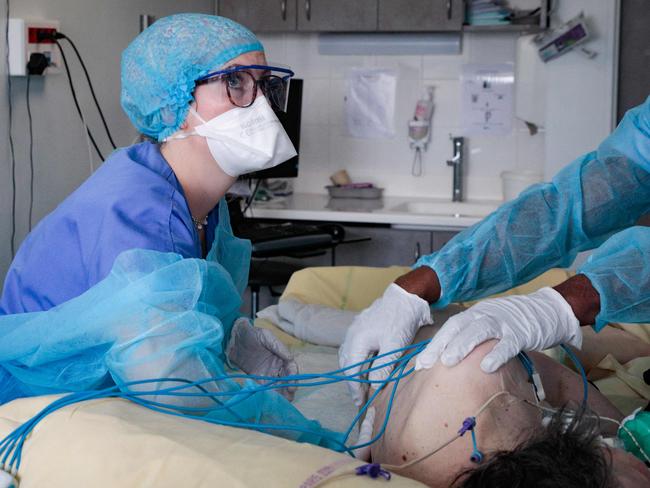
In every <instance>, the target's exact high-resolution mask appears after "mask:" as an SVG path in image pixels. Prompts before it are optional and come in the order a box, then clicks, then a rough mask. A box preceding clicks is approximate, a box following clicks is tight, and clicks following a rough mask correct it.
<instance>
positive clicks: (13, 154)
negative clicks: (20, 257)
mask: <svg viewBox="0 0 650 488" xmlns="http://www.w3.org/2000/svg"><path fill="white" fill-rule="evenodd" d="M6 5H7V22H6V24H5V54H6V65H7V99H8V105H9V110H8V115H9V124H8V125H9V148H10V151H11V257H12V258H13V257H14V256H15V254H16V248H15V240H16V152H15V149H14V136H13V123H12V121H13V106H12V103H11V102H12V100H11V76H10V75H9V12H10V10H9V0H7V1H6Z"/></svg>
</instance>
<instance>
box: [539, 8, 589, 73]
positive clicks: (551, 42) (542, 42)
mask: <svg viewBox="0 0 650 488" xmlns="http://www.w3.org/2000/svg"><path fill="white" fill-rule="evenodd" d="M589 38H590V33H589V29H588V27H587V22H586V19H585V16H584V13H582V12H581V13H580V14H579V15H577V16H576V17H574V18H572V19H571V20H569V21H568V22H566V23H565V24H563V25H561V26H559V27H557V28H555V29H553V30H552V31H550V32H545V33H542V34H539V35H538V36H536V37H535V38H534V39H533V41H534V42H535V44H537V46H538V53H539V57H540V58H541V59H542V61H544V62H545V63H546V62H548V61H550V60H551V59H555V58H557V57H558V56H561V55H563V54H565V53H567V52H569V51H571V50H572V49H573V48H575V47H576V46H579V45H581V44H583V43H585V42H586V41H588V40H589ZM579 52H581V53H582V54H584V55H586V56H587V57H588V58H589V59H591V58H593V57H595V56H596V54H597V53H595V52H594V51H590V50H588V49H584V48H581V49H580V50H579Z"/></svg>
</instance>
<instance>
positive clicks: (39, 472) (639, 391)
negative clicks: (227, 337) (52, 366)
mask: <svg viewBox="0 0 650 488" xmlns="http://www.w3.org/2000/svg"><path fill="white" fill-rule="evenodd" d="M407 269H408V268H401V267H391V268H361V267H335V268H332V267H329V268H307V269H304V270H302V271H299V272H297V273H295V274H294V275H293V277H292V278H291V280H290V281H289V284H288V285H287V287H286V289H285V292H284V294H283V296H282V297H281V300H289V299H292V300H297V301H300V302H302V303H307V304H319V305H327V306H330V307H333V308H336V309H339V310H350V311H358V310H361V309H363V308H365V307H367V306H368V305H369V304H370V303H372V301H373V300H374V299H376V298H377V297H379V296H380V295H381V294H382V292H383V290H384V289H385V287H386V286H387V285H388V284H389V283H391V282H392V281H393V280H394V279H395V278H396V277H397V276H400V275H401V274H403V273H404V272H405V271H407ZM567 276H568V273H567V272H566V271H562V270H552V271H550V272H548V273H546V274H544V275H542V276H541V277H539V278H537V279H536V280H533V281H532V282H530V283H528V284H526V285H523V286H521V287H517V288H515V289H513V290H511V291H509V292H508V293H528V292H530V291H533V290H535V289H537V288H540V287H542V286H549V285H551V286H552V285H554V284H557V283H559V282H561V281H563V280H564V279H566V278H567ZM468 305H470V304H460V305H459V306H460V308H463V307H466V306H468ZM445 314H448V312H445V311H441V312H436V313H435V314H434V319H435V320H436V321H437V322H438V323H441V322H443V321H444V320H445V318H446V315H445ZM256 325H257V326H260V327H265V328H268V329H271V330H272V331H273V332H274V333H275V334H276V335H277V336H278V337H280V338H281V339H282V340H283V341H284V342H285V343H286V344H287V345H288V346H289V347H290V348H291V349H292V351H293V352H294V354H295V355H296V358H297V361H298V363H299V365H300V367H301V369H302V371H303V372H310V371H325V370H331V369H335V367H336V364H337V356H336V348H334V347H325V346H319V345H314V344H309V343H307V342H305V341H302V340H300V339H297V338H296V337H293V336H291V335H289V334H287V333H286V332H284V331H282V330H281V329H279V328H278V327H277V325H276V324H274V323H273V322H271V321H269V320H263V319H258V320H257V321H256ZM620 327H623V328H626V329H627V330H628V331H630V332H631V333H634V334H636V335H637V336H638V337H639V339H640V340H644V341H647V342H650V328H649V327H647V326H638V325H634V326H620ZM550 354H556V355H557V353H555V352H552V351H551V352H550ZM558 358H559V359H560V360H561V359H562V358H561V357H559V356H558ZM612 359H613V358H605V360H603V362H601V365H599V366H602V367H603V368H604V369H608V370H609V371H611V374H610V375H609V376H608V377H606V378H603V379H601V380H599V381H598V382H596V383H597V385H598V387H599V388H600V389H601V391H603V393H605V395H607V396H609V397H610V399H611V400H612V401H614V403H615V404H616V405H617V406H618V407H619V408H620V409H621V410H623V411H624V413H626V414H627V413H629V412H631V411H632V410H633V409H634V408H636V407H638V406H641V405H645V404H646V403H647V402H648V401H649V400H650V387H648V386H647V385H645V383H643V380H642V379H641V373H642V371H644V370H645V369H648V368H650V358H639V359H637V360H634V361H631V363H628V364H626V365H620V364H617V363H616V362H615V361H612ZM327 388H328V389H322V390H311V389H310V391H301V390H299V391H298V392H297V394H296V399H295V402H294V403H295V404H296V405H297V406H298V407H299V408H300V410H301V411H303V413H305V414H306V415H307V416H310V417H314V418H317V419H318V420H320V421H321V423H322V424H323V425H324V426H325V427H329V428H332V429H336V430H342V429H343V428H344V427H345V426H346V425H347V424H349V421H350V419H351V417H352V416H353V415H354V413H355V408H354V406H353V405H352V403H351V400H350V399H349V397H348V395H347V393H346V391H345V385H343V384H336V385H332V386H328V387H327ZM54 398H55V397H53V396H43V397H35V398H28V399H20V400H16V401H13V402H10V403H8V404H6V405H3V406H2V407H0V435H2V436H4V435H6V434H7V433H9V432H10V431H11V430H13V429H14V428H16V427H17V426H18V425H20V424H21V423H23V422H24V421H26V420H27V419H29V418H30V417H32V416H33V415H34V414H35V413H36V412H37V411H38V410H40V409H41V408H42V407H44V406H46V405H47V404H49V403H50V402H51V401H52V400H53V399H54ZM361 464H363V463H361V462H359V461H357V460H355V459H353V458H351V457H349V456H347V455H344V454H340V453H336V452H333V451H329V450H326V449H323V448H319V447H316V446H313V445H309V444H299V443H296V442H293V441H289V440H285V439H281V438H278V437H274V436H270V435H266V434H263V433H259V432H254V431H250V430H242V429H235V428H230V427H225V426H218V425H213V424H207V423H203V422H199V421H193V420H189V419H183V418H179V417H172V416H170V415H165V414H162V413H158V412H153V411H151V410H148V409H146V408H144V407H141V406H138V405H135V404H133V403H131V402H128V401H126V400H121V399H101V400H94V401H87V402H82V403H79V404H76V405H72V406H69V407H66V408H64V409H61V410H59V411H56V412H54V413H52V414H51V415H49V416H48V417H47V418H45V419H44V420H43V421H42V422H41V423H40V424H39V425H38V426H37V427H36V429H35V430H34V432H33V433H32V435H31V436H30V438H29V440H28V442H27V443H26V445H25V448H24V450H23V461H22V465H21V470H20V476H21V479H20V481H21V487H23V488H29V487H43V486H65V487H87V486H93V487H98V488H102V487H114V486H121V487H147V486H151V487H153V486H155V487H167V486H170V487H171V486H184V487H203V486H205V487H208V486H210V487H214V486H224V487H253V486H265V487H291V486H295V487H304V488H309V487H312V486H315V485H316V483H315V482H316V481H317V480H319V479H320V478H322V477H324V476H327V475H328V474H329V473H335V472H337V471H340V470H348V469H350V468H352V467H355V466H359V465H361ZM383 483H384V481H383V480H371V479H369V478H367V477H360V476H351V477H346V478H340V479H337V480H335V481H332V482H331V483H329V484H327V485H325V486H331V487H347V486H350V487H362V486H378V484H383ZM389 486H392V487H395V488H399V487H409V486H413V487H415V486H422V485H421V484H419V483H418V482H416V481H413V480H409V479H406V478H401V477H399V476H393V478H392V480H391V481H390V484H389Z"/></svg>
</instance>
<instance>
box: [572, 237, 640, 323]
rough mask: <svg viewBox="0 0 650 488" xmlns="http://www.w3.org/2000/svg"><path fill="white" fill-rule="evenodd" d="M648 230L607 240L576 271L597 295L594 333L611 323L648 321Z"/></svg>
mask: <svg viewBox="0 0 650 488" xmlns="http://www.w3.org/2000/svg"><path fill="white" fill-rule="evenodd" d="M648 250H650V228H649V227H632V228H630V229H626V230H624V231H621V232H619V233H618V234H615V235H613V236H612V237H610V238H609V239H608V240H607V241H606V242H605V243H604V244H603V245H602V246H600V247H599V248H598V249H597V250H596V251H594V253H593V254H592V255H591V256H589V259H588V260H587V261H586V262H585V263H584V264H583V265H582V266H581V267H580V268H578V273H582V274H584V275H586V276H587V278H589V280H590V281H591V283H592V285H593V286H594V288H596V290H597V291H598V294H599V295H600V312H599V314H598V316H597V317H596V324H595V327H594V328H595V329H596V331H599V330H601V329H602V328H603V327H604V326H605V325H607V324H608V323H610V322H627V323H635V322H636V323H639V322H647V321H648V320H649V319H650V254H648Z"/></svg>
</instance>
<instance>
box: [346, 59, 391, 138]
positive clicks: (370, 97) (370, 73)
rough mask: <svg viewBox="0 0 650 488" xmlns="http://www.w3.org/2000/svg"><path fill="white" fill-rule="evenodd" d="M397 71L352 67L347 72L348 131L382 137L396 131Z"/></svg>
mask: <svg viewBox="0 0 650 488" xmlns="http://www.w3.org/2000/svg"><path fill="white" fill-rule="evenodd" d="M396 89H397V72H396V71H394V70H390V69H376V68H375V69H366V68H352V69H350V70H349V71H348V72H347V74H346V95H345V122H346V128H347V133H348V135H350V136H352V137H360V138H365V139H379V138H385V137H393V136H394V135H395V123H394V119H395V92H396Z"/></svg>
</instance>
